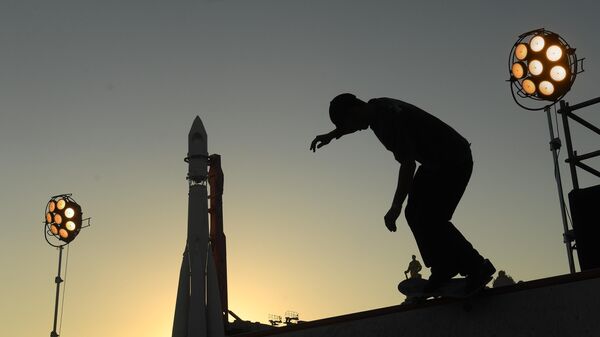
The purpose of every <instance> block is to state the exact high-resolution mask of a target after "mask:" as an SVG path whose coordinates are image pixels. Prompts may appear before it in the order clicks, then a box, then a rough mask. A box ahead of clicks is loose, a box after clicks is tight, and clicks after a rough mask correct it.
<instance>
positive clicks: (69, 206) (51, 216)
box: [43, 194, 89, 337]
mask: <svg viewBox="0 0 600 337" xmlns="http://www.w3.org/2000/svg"><path fill="white" fill-rule="evenodd" d="M82 214H83V213H82V212H81V206H79V204H78V203H77V202H75V200H73V198H71V194H61V195H55V196H53V197H52V198H50V201H48V203H47V204H46V211H45V212H44V220H45V221H43V223H44V238H45V239H46V242H48V244H50V245H51V246H53V247H56V248H58V275H57V276H56V278H55V279H54V282H55V283H56V298H55V300H54V323H53V324H54V325H53V329H52V332H51V333H50V337H59V335H58V333H57V332H56V327H57V321H58V302H59V301H58V300H59V295H60V284H61V283H62V282H63V281H64V280H63V279H62V278H61V263H62V252H63V248H64V246H66V245H68V244H69V243H70V242H71V241H73V240H74V239H75V238H76V237H77V234H79V231H80V230H81V228H82V222H83V218H82ZM85 220H87V221H88V226H89V218H87V219H85ZM86 227H87V226H86ZM51 237H54V238H55V239H56V240H58V241H62V243H60V242H59V243H53V242H52V241H53V240H49V238H51Z"/></svg>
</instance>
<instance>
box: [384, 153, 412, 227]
mask: <svg viewBox="0 0 600 337" xmlns="http://www.w3.org/2000/svg"><path fill="white" fill-rule="evenodd" d="M416 166H417V164H416V163H415V161H414V160H409V161H406V162H403V163H402V164H400V171H399V172H398V185H397V186H396V193H394V200H393V201H392V206H391V207H390V210H389V211H388V212H387V213H386V214H385V216H384V217H383V219H384V220H385V226H386V227H387V228H388V229H389V230H390V232H395V231H396V219H398V216H400V212H401V211H402V204H404V200H405V199H406V196H407V195H408V191H409V190H410V185H411V184H412V181H413V176H414V174H415V168H416Z"/></svg>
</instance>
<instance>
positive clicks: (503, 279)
mask: <svg viewBox="0 0 600 337" xmlns="http://www.w3.org/2000/svg"><path fill="white" fill-rule="evenodd" d="M513 284H515V281H514V280H513V278H512V277H510V276H509V275H507V274H506V272H505V271H504V270H501V271H499V272H498V277H496V279H495V280H494V283H493V287H494V288H498V287H505V286H510V285H513Z"/></svg>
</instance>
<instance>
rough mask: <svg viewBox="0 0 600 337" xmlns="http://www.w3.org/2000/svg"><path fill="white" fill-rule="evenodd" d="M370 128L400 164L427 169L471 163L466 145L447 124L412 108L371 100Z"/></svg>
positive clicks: (387, 99) (375, 99)
mask: <svg viewBox="0 0 600 337" xmlns="http://www.w3.org/2000/svg"><path fill="white" fill-rule="evenodd" d="M368 104H369V105H370V106H371V107H372V111H371V115H370V121H369V123H370V128H371V130H373V132H374V133H375V135H376V136H377V138H379V141H381V143H382V144H383V145H384V146H385V148H386V149H388V150H389V151H391V152H392V153H393V154H394V157H395V158H396V160H397V161H398V162H400V163H402V162H405V161H410V160H416V161H418V162H419V163H420V164H421V165H424V166H426V167H430V168H442V167H447V166H456V165H462V164H465V163H467V162H469V161H471V160H472V159H471V150H470V144H469V142H468V141H467V140H466V139H465V138H464V137H463V136H461V135H460V134H459V133H458V132H456V130H454V129H453V128H452V127H450V126H449V125H448V124H446V123H444V122H442V121H441V120H439V119H438V118H437V117H435V116H433V115H431V114H429V113H427V112H425V111H424V110H421V109H419V108H417V107H416V106H414V105H412V104H408V103H406V102H402V101H400V100H396V99H392V98H385V97H384V98H374V99H371V100H369V102H368Z"/></svg>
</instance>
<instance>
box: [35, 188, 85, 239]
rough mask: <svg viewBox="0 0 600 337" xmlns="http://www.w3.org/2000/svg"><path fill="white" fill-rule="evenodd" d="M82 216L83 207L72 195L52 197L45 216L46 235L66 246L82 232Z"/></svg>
mask: <svg viewBox="0 0 600 337" xmlns="http://www.w3.org/2000/svg"><path fill="white" fill-rule="evenodd" d="M82 216H83V213H82V212H81V206H79V204H78V203H77V202H75V200H73V198H71V195H70V194H61V195H57V196H54V197H52V198H51V199H50V201H48V204H47V205H46V212H45V216H44V218H45V219H44V224H45V232H46V235H50V236H53V237H55V238H56V239H58V240H60V241H62V242H64V243H65V244H68V243H70V242H71V241H73V240H74V239H75V238H76V237H77V235H78V234H79V232H80V231H81V227H82V222H83V218H82Z"/></svg>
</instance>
